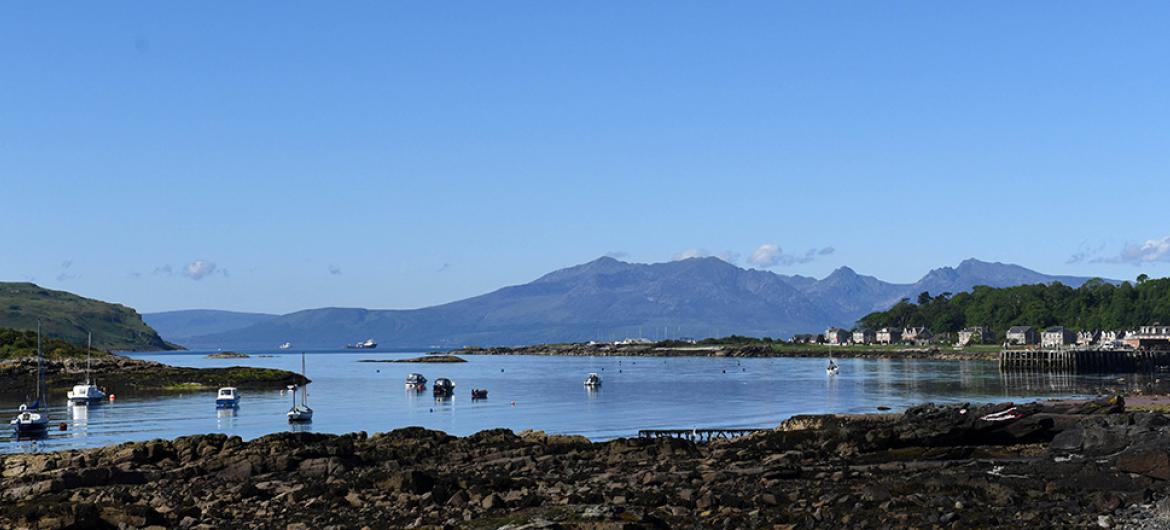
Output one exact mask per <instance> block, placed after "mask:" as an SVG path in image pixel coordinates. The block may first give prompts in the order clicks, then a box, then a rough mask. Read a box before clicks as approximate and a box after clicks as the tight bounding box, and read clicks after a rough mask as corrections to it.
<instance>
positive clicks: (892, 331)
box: [877, 328, 902, 344]
mask: <svg viewBox="0 0 1170 530" xmlns="http://www.w3.org/2000/svg"><path fill="white" fill-rule="evenodd" d="M877 342H878V344H893V343H895V342H902V330H900V329H898V328H882V329H879V330H878V331H877Z"/></svg>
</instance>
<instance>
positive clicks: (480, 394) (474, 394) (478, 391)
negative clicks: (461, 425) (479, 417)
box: [471, 388, 488, 401]
mask: <svg viewBox="0 0 1170 530" xmlns="http://www.w3.org/2000/svg"><path fill="white" fill-rule="evenodd" d="M487 396H488V391H487V389H486V388H473V389H471V400H472V401H476V400H480V399H487Z"/></svg>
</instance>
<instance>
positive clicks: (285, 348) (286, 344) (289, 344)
mask: <svg viewBox="0 0 1170 530" xmlns="http://www.w3.org/2000/svg"><path fill="white" fill-rule="evenodd" d="M289 348H292V343H291V342H286V343H284V344H281V345H280V349H282V350H287V349H289Z"/></svg>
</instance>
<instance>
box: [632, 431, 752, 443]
mask: <svg viewBox="0 0 1170 530" xmlns="http://www.w3.org/2000/svg"><path fill="white" fill-rule="evenodd" d="M770 430H772V429H642V430H640V431H638V438H681V439H684V440H690V441H692V442H710V441H711V440H730V439H732V438H738V437H740V436H747V435H749V434H752V433H756V432H760V431H770Z"/></svg>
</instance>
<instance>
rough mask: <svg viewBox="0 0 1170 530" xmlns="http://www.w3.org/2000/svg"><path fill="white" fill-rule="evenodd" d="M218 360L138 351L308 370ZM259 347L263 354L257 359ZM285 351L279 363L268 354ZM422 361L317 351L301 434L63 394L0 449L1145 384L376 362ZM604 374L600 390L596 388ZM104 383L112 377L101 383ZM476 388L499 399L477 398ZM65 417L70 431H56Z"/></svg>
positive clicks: (197, 405) (955, 367) (254, 404)
mask: <svg viewBox="0 0 1170 530" xmlns="http://www.w3.org/2000/svg"><path fill="white" fill-rule="evenodd" d="M207 353H208V352H184V353H152V354H137V355H135V357H138V358H142V359H148V360H155V361H161V362H165V363H168V364H173V365H179V366H191V367H216V366H235V365H247V366H258V367H270V368H283V369H287V370H297V371H299V370H300V361H301V357H300V355H299V354H292V353H285V352H256V353H260V354H264V355H266V356H265V357H257V356H256V353H253V357H251V358H249V359H208V358H206V357H205V355H206V354H207ZM249 353H252V352H249ZM267 355H271V356H267ZM418 355H419V354H417V353H416V354H407V353H380V352H352V351H350V352H313V353H309V354H308V356H307V363H308V376H309V378H310V379H312V380H313V384H312V385H310V387H309V390H310V395H309V404H310V406H311V407H312V408H313V409H314V410H315V417H314V420H313V423H312V424H310V425H306V426H295V427H294V426H290V425H289V424H288V422H287V421H286V418H285V412H287V411H288V409H289V406H290V405H291V396H290V395H287V394H286V395H282V393H281V391H280V390H278V389H273V390H271V391H264V392H257V391H245V392H244V393H243V400H242V404H241V405H240V407H239V409H238V410H234V411H233V410H218V411H217V410H216V408H215V393H214V390H212V391H204V392H183V393H171V394H164V395H157V394H156V395H138V396H135V395H131V394H130V393H129V392H118V389H111V390H112V391H113V392H114V393H115V394H116V395H117V400H116V401H115V402H113V403H102V404H96V405H90V406H89V407H85V406H77V407H74V406H70V405H69V404H68V403H67V401H66V400H65V396H64V394H63V393H62V394H61V395H58V396H53V399H52V408H51V415H52V421H53V425H54V430H53V432H52V433H51V434H50V436H49V437H48V438H47V439H43V440H38V441H25V440H13V439H11V437H10V431H8V429H7V426H5V431H4V432H3V434H2V435H0V436H3V438H0V440H3V441H0V452H24V451H43V450H60V449H73V448H83V447H95V446H104V445H111V444H117V443H121V442H125V441H131V440H147V439H152V438H173V437H176V436H182V435H189V434H199V433H212V432H222V433H227V434H230V435H238V436H241V437H243V438H245V439H251V438H256V437H259V436H263V435H265V434H268V433H272V432H279V431H287V430H293V429H297V430H309V431H314V432H330V433H343V432H353V431H366V432H371V433H373V432H383V431H389V430H393V429H397V428H400V427H406V426H412V425H418V426H423V427H427V428H430V429H438V430H443V431H446V432H448V433H451V434H456V435H466V434H471V433H474V432H477V431H480V430H483V429H489V428H495V427H506V428H510V429H513V430H516V431H519V430H522V429H541V430H545V431H547V432H550V433H570V434H582V435H585V436H587V437H589V438H592V439H608V438H613V437H619V436H631V435H636V434H637V432H638V430H639V429H663V428H703V427H773V426H775V425H776V424H777V423H779V422H780V421H782V420H784V419H786V418H788V417H790V416H792V415H795V414H807V413H824V412H837V413H839V412H875V411H876V410H877V409H876V407H878V406H886V407H891V408H893V409H894V410H898V409H902V408H905V407H907V406H910V405H915V404H919V403H923V402H927V401H933V402H938V403H942V402H967V401H970V402H989V401H1006V400H1015V401H1022V400H1027V399H1034V398H1041V397H1081V396H1087V395H1095V394H1098V393H1102V392H1105V391H1108V390H1110V389H1116V388H1118V387H1119V386H1120V385H1123V384H1124V385H1130V386H1132V385H1135V384H1145V382H1144V380H1142V379H1136V380H1135V378H1134V376H1132V375H1129V376H1127V379H1126V381H1125V382H1124V383H1119V382H1118V381H1117V377H1118V376H1075V375H1067V374H1065V375H1059V376H1038V375H1032V376H1028V377H1024V376H1019V375H1004V374H1001V373H1000V371H999V369H998V367H997V366H996V364H994V363H988V362H977V361H970V362H955V361H922V360H863V359H843V360H838V363H839V364H840V366H841V372H840V374H839V375H837V376H833V377H829V376H827V375H826V373H825V365H826V363H827V361H826V360H825V359H790V358H773V359H727V358H707V357H692V358H648V357H545V356H468V357H466V359H467V360H468V361H469V362H467V363H452V364H413V363H409V364H408V363H362V362H358V361H359V360H361V359H383V360H388V359H399V358H409V357H416V356H418ZM410 372H420V373H422V374H423V375H425V376H426V377H427V379H428V380H430V381H432V382H433V381H434V380H435V379H436V378H439V377H448V378H450V379H452V380H454V381H455V384H456V385H457V387H456V395H455V397H454V398H452V399H448V400H436V399H435V398H433V397H431V394H430V392H429V386H428V391H427V392H425V393H415V392H411V391H407V390H406V389H405V385H404V380H405V378H406V375H407V374H408V373H410ZM589 372H597V373H599V374H600V375H601V377H602V380H603V383H602V386H601V388H600V389H598V390H596V391H590V390H588V389H586V388H585V386H584V385H583V384H582V382H583V380H584V378H585V376H586V375H587V374H588V373H589ZM99 384H100V381H99ZM472 388H486V389H488V390H489V391H490V394H489V399H487V400H484V401H476V402H472V401H471V399H470V394H471V389H472ZM19 404H20V403H19V402H16V401H14V400H13V399H12V398H0V417H3V418H4V419H5V420H7V419H10V418H12V417H13V416H14V415H15V411H16V408H17V407H18V406H19ZM61 422H64V423H65V425H66V430H65V431H59V430H57V428H56V425H57V424H58V423H61Z"/></svg>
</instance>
